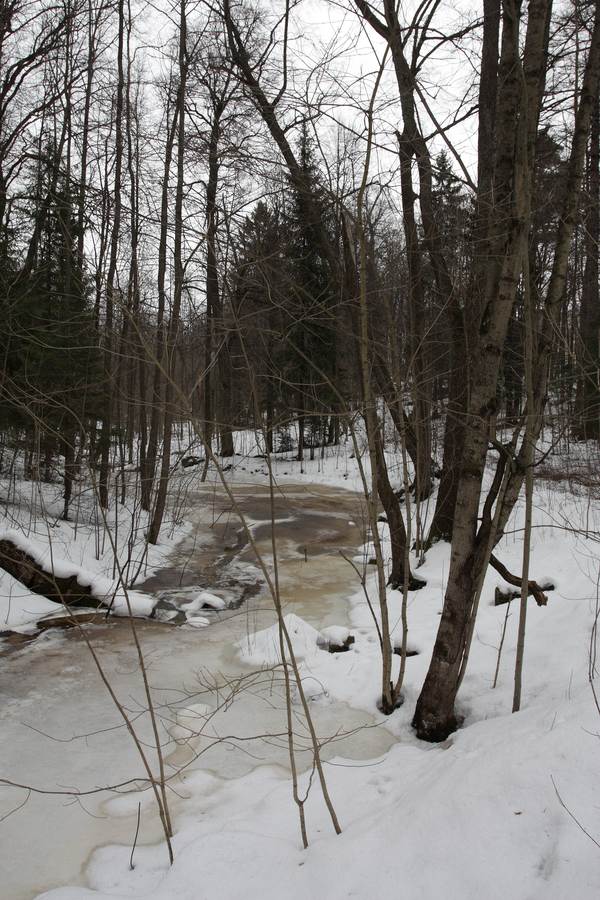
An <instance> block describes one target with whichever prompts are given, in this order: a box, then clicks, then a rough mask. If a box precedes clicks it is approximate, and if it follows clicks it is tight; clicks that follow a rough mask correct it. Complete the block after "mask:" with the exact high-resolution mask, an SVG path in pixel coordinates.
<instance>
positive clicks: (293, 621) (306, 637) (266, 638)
mask: <svg viewBox="0 0 600 900" xmlns="http://www.w3.org/2000/svg"><path fill="white" fill-rule="evenodd" d="M284 622H285V627H286V629H287V631H288V634H289V636H290V640H291V642H292V647H293V648H294V654H295V656H296V659H298V660H303V659H307V658H309V657H312V656H315V654H316V653H317V651H318V641H319V640H320V639H321V633H320V632H319V631H317V629H316V628H313V626H312V625H309V623H308V622H305V621H304V619H301V618H300V616H296V615H295V614H294V613H289V614H288V615H287V616H284ZM284 646H285V642H284ZM236 648H237V650H238V651H239V654H240V657H241V658H242V660H243V661H244V662H245V663H247V664H248V665H264V666H276V665H278V664H279V663H280V662H281V653H280V645H279V626H278V625H277V624H275V625H271V627H270V628H265V629H264V630H263V631H257V632H255V633H254V634H249V635H247V636H246V637H245V638H244V639H243V640H241V641H238V642H237V644H236Z"/></svg>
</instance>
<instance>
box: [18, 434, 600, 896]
mask: <svg viewBox="0 0 600 900" xmlns="http://www.w3.org/2000/svg"><path fill="white" fill-rule="evenodd" d="M251 438H252V436H251V434H250V433H247V434H246V435H245V436H243V435H242V436H238V440H239V441H242V440H245V441H246V445H245V446H244V447H240V446H238V449H239V450H240V451H241V452H240V455H239V456H238V457H236V458H235V459H234V461H233V462H234V465H233V468H232V470H231V472H230V473H228V475H231V478H232V484H233V485H236V484H244V483H248V482H250V483H264V481H265V476H264V466H263V463H262V461H260V460H250V459H249V458H248V455H247V454H248V451H249V448H250V446H251ZM242 453H245V454H246V455H245V456H243V455H241V454H242ZM366 463H367V466H368V461H366ZM252 466H254V469H253V470H252V471H250V470H251V468H252ZM275 468H276V474H277V479H278V483H280V484H281V485H283V486H285V484H286V483H290V484H293V483H297V482H298V481H299V480H300V477H302V478H304V479H305V480H306V482H307V483H311V484H321V485H325V486H335V487H343V488H344V489H345V490H348V489H349V488H353V487H354V488H359V486H360V485H359V482H360V479H359V475H358V471H357V466H356V462H355V461H354V460H352V458H351V451H350V449H349V448H345V447H342V448H339V449H337V450H336V451H335V452H334V453H333V454H332V455H331V456H330V457H329V458H326V459H325V460H320V459H318V460H315V461H313V462H310V461H308V460H307V461H305V463H303V465H302V468H303V472H304V474H303V475H302V476H300V464H299V463H295V462H294V461H293V460H291V459H277V461H276V463H275ZM284 472H287V474H284ZM367 472H368V468H367ZM209 477H213V478H215V480H216V476H215V473H214V471H210V472H209ZM333 503H335V498H332V504H333ZM429 506H430V508H429V513H431V510H432V508H433V503H432V502H430V504H429ZM350 521H352V520H350ZM522 525H523V508H522V504H521V505H519V506H518V507H517V509H516V510H515V513H514V515H513V517H512V519H511V522H510V524H509V527H508V529H507V534H506V536H505V538H504V539H503V541H502V543H501V545H500V546H499V547H498V550H497V555H498V557H499V558H500V559H501V560H502V562H503V563H504V564H505V565H506V566H507V568H508V569H509V570H511V571H512V572H515V573H518V572H519V571H520V568H521V555H522V530H521V529H522ZM535 525H536V527H535V528H534V530H533V532H532V555H531V564H530V578H533V579H535V580H537V581H538V582H540V583H542V584H543V583H545V582H551V583H552V584H554V586H555V587H554V589H553V590H551V591H549V592H548V598H549V599H548V605H547V606H546V607H543V608H540V607H537V605H536V604H535V601H534V600H533V598H530V600H529V606H528V624H527V636H526V656H525V671H524V689H523V708H522V711H521V712H519V713H517V714H514V715H513V714H511V702H512V687H513V671H514V664H515V651H516V637H517V625H518V601H516V602H513V603H512V604H511V605H510V607H509V606H507V605H504V606H499V607H495V606H494V589H495V587H496V586H497V585H499V584H504V582H503V580H502V579H501V578H500V576H499V575H498V574H497V573H496V572H495V571H493V570H491V569H490V570H489V572H488V573H487V576H486V579H485V583H484V587H483V592H482V598H481V603H480V610H479V615H478V619H477V625H476V630H475V635H474V639H473V646H472V650H471V655H470V660H469V667H468V670H467V674H466V677H465V680H464V683H463V686H462V689H461V692H460V694H459V702H458V712H459V713H460V714H461V715H462V716H464V723H463V726H462V728H461V729H460V730H459V731H458V732H456V733H455V734H453V735H452V736H451V737H450V738H449V739H448V740H447V741H445V742H444V743H443V744H441V745H427V744H423V743H421V742H419V741H417V740H416V738H415V736H414V733H413V732H412V729H411V726H410V720H411V716H412V713H413V711H414V705H415V702H416V699H417V696H418V693H419V690H420V688H421V685H422V683H423V680H424V677H425V674H426V672H427V668H428V665H429V660H430V657H431V651H432V648H433V643H434V640H435V635H436V630H437V624H438V622H439V615H440V613H441V607H442V602H443V596H444V587H445V583H446V579H447V573H448V568H449V562H450V548H449V546H448V545H446V544H443V543H442V544H438V545H436V546H435V547H433V548H432V549H431V550H430V551H428V553H427V555H426V559H425V561H424V563H423V564H422V565H420V566H419V567H418V569H417V572H418V575H419V577H421V578H423V579H424V580H426V582H427V584H426V586H425V587H424V588H423V589H422V590H420V591H416V592H411V593H410V595H409V598H408V618H409V635H408V646H409V648H411V649H416V650H418V651H419V654H418V655H417V656H414V657H411V658H410V659H408V660H407V662H406V676H405V684H404V688H403V693H404V698H405V702H404V705H403V706H402V707H401V708H400V709H399V710H397V711H396V712H395V713H394V714H393V715H392V716H391V717H387V718H386V717H384V716H382V715H381V714H379V713H378V712H377V706H376V704H377V699H378V695H379V692H380V678H381V674H380V663H381V652H380V647H379V643H378V640H377V633H376V629H375V625H374V622H373V619H372V615H371V612H370V611H369V609H368V607H367V604H366V603H365V599H364V593H363V591H362V588H360V585H359V584H358V583H356V590H355V591H354V592H349V595H348V596H347V598H346V599H345V601H344V603H345V609H346V613H347V622H346V623H345V624H341V622H342V621H343V617H342V616H341V615H340V614H339V613H336V615H337V618H336V619H335V622H336V624H332V625H325V626H321V625H319V627H315V625H314V624H312V623H311V621H308V619H309V618H310V614H309V612H307V611H306V609H307V607H306V605H302V597H301V596H299V597H298V598H297V601H298V602H297V606H296V609H300V607H301V608H302V610H303V614H302V615H299V614H298V613H297V612H293V611H289V610H293V609H294V608H295V607H294V606H293V605H291V606H290V607H289V608H287V609H286V614H285V622H286V627H287V629H288V631H289V633H290V638H291V641H292V644H293V647H294V651H295V654H296V657H297V659H298V661H299V664H300V669H301V674H302V679H303V686H304V689H305V695H306V696H307V698H308V699H309V700H310V701H311V703H312V704H314V705H315V706H320V707H323V709H324V712H325V715H329V710H330V709H332V708H333V704H334V703H338V704H339V703H342V704H348V707H349V708H350V707H351V708H352V709H353V710H363V711H365V713H369V715H371V716H373V717H374V718H373V721H374V723H375V727H377V725H379V726H380V727H382V728H386V729H389V731H391V732H392V733H393V735H394V736H395V738H396V742H395V743H394V744H393V746H392V747H391V749H390V750H389V751H388V752H386V753H385V754H383V755H381V756H378V757H376V758H372V759H368V760H357V759H350V758H344V757H342V756H338V757H334V758H332V759H329V760H328V761H327V762H326V764H325V773H326V777H327V781H328V786H329V790H330V792H331V795H332V799H333V803H334V805H335V808H336V811H337V813H338V815H339V818H340V821H341V824H342V828H343V832H342V834H341V835H340V836H336V835H335V834H334V832H333V829H332V827H331V823H330V821H329V819H328V816H327V812H326V809H325V807H324V804H323V801H322V797H321V795H320V792H319V787H318V783H317V781H316V780H315V778H314V775H313V773H312V772H311V770H310V768H309V769H308V771H302V772H301V775H300V793H301V795H302V796H304V793H305V792H306V791H308V799H307V802H306V814H307V823H308V836H309V842H310V846H309V848H308V850H307V851H303V850H302V849H301V843H300V838H299V827H298V819H297V813H296V810H295V807H294V803H293V800H292V796H291V786H290V779H289V773H288V772H287V771H286V770H285V769H284V768H283V767H282V766H280V765H270V764H265V761H264V760H263V759H261V760H259V761H257V762H256V764H255V765H254V766H253V767H250V769H249V770H248V771H246V772H244V774H242V775H240V776H236V777H229V776H227V775H226V774H224V773H222V772H221V770H220V769H219V768H218V767H215V768H214V769H209V768H202V767H200V768H197V767H193V766H191V767H189V768H186V769H184V770H183V773H182V775H181V781H180V782H178V783H177V791H181V793H182V796H183V797H184V800H183V801H182V802H181V803H180V804H179V805H178V806H177V816H176V819H175V836H174V839H173V845H174V851H175V863H174V865H173V866H172V867H170V868H169V866H168V864H167V859H166V852H165V848H164V845H162V844H159V845H156V846H154V845H153V846H143V845H140V846H138V847H137V848H136V851H135V857H134V864H135V867H134V869H133V870H131V869H130V867H129V857H130V854H131V841H130V842H129V843H128V844H125V843H123V844H118V845H117V844H115V845H109V846H102V847H99V848H98V849H96V850H95V851H94V852H93V853H92V855H91V857H90V859H89V861H88V863H87V866H86V870H85V880H86V885H87V886H86V887H83V886H75V885H71V886H65V887H61V888H57V889H55V890H51V891H47V892H46V893H44V894H42V895H40V896H41V897H43V898H46V900H84V898H89V900H92V898H93V900H109V898H115V897H137V898H144V900H198V898H199V897H204V896H206V897H207V898H213V897H214V898H219V900H238V898H240V897H248V898H251V900H252V898H255V897H257V898H258V897H260V898H261V900H280V898H281V897H285V898H286V900H305V898H306V897H307V896H310V895H314V894H316V895H317V896H323V897H325V896H327V897H330V898H331V900H342V898H346V897H353V898H358V900H363V898H364V900H366V898H371V897H377V900H392V898H393V900H397V898H398V896H399V895H400V894H403V895H405V896H407V897H409V898H413V897H414V898H419V900H421V898H422V900H438V898H444V900H481V898H485V900H506V898H510V900H564V898H566V897H574V898H577V900H595V898H596V897H598V896H600V865H599V864H598V859H599V857H598V853H599V852H600V851H598V848H597V847H596V846H594V844H593V843H592V841H591V840H590V838H589V837H587V836H586V834H584V833H583V831H582V829H581V828H580V827H579V826H578V825H577V823H576V822H575V821H574V818H573V817H575V818H576V819H577V820H578V821H579V822H580V823H581V825H582V826H583V827H585V829H586V830H587V831H588V832H589V833H590V834H591V835H592V837H593V838H595V840H600V804H599V803H598V793H597V785H598V784H599V783H600V754H599V753H598V731H599V728H600V713H599V711H598V710H597V708H596V706H595V704H594V699H593V695H592V692H591V689H590V685H589V681H588V677H589V666H590V659H589V657H590V635H591V631H592V627H593V624H594V620H595V617H596V610H597V602H598V584H599V583H600V559H599V552H598V535H599V534H600V504H599V503H598V502H597V501H595V500H594V499H593V498H587V503H586V502H583V503H582V501H581V496H580V495H578V493H577V492H566V491H563V490H556V489H555V488H553V487H552V488H551V487H548V485H547V484H545V483H541V482H540V483H538V484H537V487H536V495H535ZM184 530H185V529H184V528H182V529H181V530H180V531H179V532H176V533H177V534H179V535H181V534H182V533H184ZM380 531H381V536H382V539H383V541H384V554H385V555H386V556H387V555H389V542H388V528H387V526H386V525H385V523H382V524H381V525H380ZM28 540H29V538H28ZM42 543H43V541H42ZM165 543H167V542H165ZM61 546H70V545H69V542H68V541H66V543H65V545H62V544H61ZM372 549H373V548H372V545H371V544H370V542H367V544H366V545H365V546H364V547H363V548H361V551H360V552H359V553H357V554H356V557H355V559H356V561H357V564H359V565H362V563H363V562H364V561H365V559H367V558H368V557H369V556H370V555H371V554H372ZM36 552H39V553H41V552H42V549H41V548H40V546H38V547H37V548H36ZM69 552H70V553H71V554H73V553H74V551H73V550H69ZM163 552H166V551H164V548H163ZM92 557H93V555H92V554H91V553H89V552H88V553H86V554H85V558H84V559H83V560H80V561H79V562H76V561H75V557H74V556H73V555H71V556H69V555H68V553H67V552H65V553H64V554H63V555H62V558H63V560H64V561H65V562H64V565H65V566H68V565H79V564H81V565H82V572H81V577H87V578H92V577H93V578H98V579H100V578H104V579H107V582H108V584H106V583H104V584H105V587H106V588H108V586H109V585H110V587H111V588H112V589H114V588H115V581H113V580H111V579H110V577H109V575H110V573H109V572H107V567H106V565H105V566H104V569H103V571H101V568H102V567H101V566H100V565H98V564H97V562H96V561H95V560H94V559H93V558H92ZM412 563H413V566H414V567H416V565H417V561H416V560H415V559H413V560H412ZM152 565H154V566H155V567H158V566H159V565H160V559H159V557H158V556H156V557H154V558H153V560H152ZM236 565H240V564H239V562H237V561H236ZM69 571H72V569H69ZM307 571H308V570H307ZM367 571H368V579H367V588H368V590H369V593H370V596H371V599H372V601H373V603H374V604H375V602H376V585H375V577H374V574H373V570H371V569H368V570H367ZM79 577H80V575H79V573H78V578H79ZM82 583H83V582H82ZM90 583H91V582H90ZM94 583H97V582H94ZM2 585H3V592H4V593H6V595H7V596H8V588H10V590H12V591H16V593H15V594H13V596H15V597H18V602H17V603H16V604H11V610H12V611H11V616H13V617H14V619H13V620H11V621H14V622H15V623H16V625H17V627H24V628H26V627H27V623H28V622H29V618H28V616H31V618H32V619H33V618H35V617H36V616H37V615H38V612H39V609H38V608H37V607H36V608H34V606H33V605H32V604H35V603H43V602H44V601H43V598H38V597H33V596H32V595H28V594H27V592H22V594H19V588H18V585H15V584H13V585H10V583H9V582H7V581H6V579H3V581H2ZM207 593H208V595H209V596H212V597H213V598H214V599H215V601H218V602H214V603H210V604H209V605H211V606H212V608H213V609H222V608H223V606H224V605H225V601H224V600H223V598H221V597H218V595H216V594H214V595H213V594H212V593H210V592H205V591H202V592H200V593H198V594H196V595H194V597H193V600H192V603H191V604H190V606H188V607H187V609H188V611H189V612H190V613H191V616H190V617H189V618H188V624H189V625H192V626H196V627H199V628H202V629H205V630H203V631H202V637H204V635H207V636H209V635H210V628H209V627H208V626H209V623H210V621H211V620H210V619H209V617H208V616H203V615H201V613H200V611H201V608H202V606H203V605H204V604H205V602H206V601H205V599H202V600H201V598H204V597H205V595H206V594H207ZM401 603H402V597H401V594H400V592H398V591H393V590H389V591H388V604H389V614H390V621H391V622H392V624H393V626H394V630H393V639H394V643H395V644H399V643H400V642H401ZM4 604H5V605H4V606H3V607H2V611H3V615H4V614H5V609H6V606H7V601H6V599H5V601H4ZM221 604H223V605H221ZM48 611H49V610H48ZM507 615H508V618H506V617H507ZM213 618H215V617H213ZM217 618H221V617H217ZM317 619H318V615H317V614H315V621H317ZM505 622H506V637H505V639H504V646H503V650H502V655H501V658H500V665H499V676H498V685H497V687H496V688H495V689H492V687H491V685H492V682H493V678H494V673H495V670H496V665H497V660H498V648H499V645H500V640H501V636H502V632H503V628H504V625H505ZM338 623H339V624H338ZM183 631H185V629H183ZM190 631H191V629H190ZM350 633H351V634H352V635H353V636H354V637H355V643H354V644H352V645H351V646H350V648H349V650H348V652H346V653H341V654H329V653H326V652H324V651H323V650H322V649H321V648H320V647H319V641H321V643H322V642H323V639H325V640H326V641H334V642H336V643H337V642H338V641H340V642H343V640H344V639H345V638H346V637H347V636H348V634H350ZM191 636H192V637H194V638H195V637H196V635H191ZM198 637H199V636H198ZM231 651H232V652H235V653H236V654H237V656H238V658H239V659H241V660H242V662H243V664H244V666H246V667H247V668H248V670H249V671H250V670H251V669H261V668H264V667H275V666H278V665H279V663H280V661H281V660H280V653H279V629H278V627H277V626H276V625H274V626H270V627H268V628H260V629H258V630H253V629H252V627H251V623H249V630H248V634H247V636H246V637H244V638H243V639H242V640H240V641H236V642H235V644H234V646H232V647H231ZM393 666H394V669H393V674H394V676H395V675H397V673H398V671H399V666H400V659H399V657H398V656H395V657H394V660H393ZM295 699H296V700H297V698H295ZM240 702H243V701H240ZM336 708H339V707H336ZM214 712H215V710H214V708H213V707H212V706H211V705H209V704H205V703H190V702H186V705H185V706H183V707H181V708H180V710H179V711H178V713H177V715H176V716H175V717H174V720H173V722H172V723H171V725H170V728H169V732H170V734H171V737H172V738H174V739H175V740H176V741H177V742H178V743H179V744H182V745H184V749H185V747H186V746H188V745H189V744H190V742H191V743H192V744H193V745H194V746H195V742H196V741H200V739H201V738H200V737H199V735H205V734H206V730H207V725H208V723H209V722H211V723H212V721H213V718H212V717H213V715H214ZM223 715H224V714H223ZM294 715H295V716H299V708H298V706H297V705H295V706H294ZM232 721H234V722H235V719H233V720H232ZM223 722H224V723H225V724H224V733H229V732H228V731H227V723H228V719H227V718H226V717H225V716H224V718H223ZM211 727H212V725H211ZM296 727H297V728H298V729H299V730H300V728H301V725H300V723H299V720H296ZM138 802H142V803H143V807H142V808H143V809H144V810H145V809H146V806H148V805H151V797H150V792H147V793H146V794H139V795H138V794H136V793H133V794H131V795H124V796H119V797H114V798H112V799H111V800H109V801H108V803H107V804H106V805H105V808H104V814H105V815H106V814H110V815H111V816H114V817H115V818H116V819H117V820H118V819H119V817H125V816H126V815H129V816H131V815H132V814H134V813H135V812H136V811H137V804H138ZM7 821H8V822H10V819H9V820H7Z"/></svg>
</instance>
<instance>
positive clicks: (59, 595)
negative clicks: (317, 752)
mask: <svg viewBox="0 0 600 900" xmlns="http://www.w3.org/2000/svg"><path fill="white" fill-rule="evenodd" d="M0 568H2V569H4V571H5V572H8V574H9V575H12V577H13V578H15V579H16V580H17V581H20V582H21V584H22V585H23V586H24V587H26V588H27V589H28V590H30V591H31V592H32V593H33V594H40V595H41V596H42V597H47V598H48V600H53V601H54V602H55V603H64V604H66V605H67V606H92V607H95V608H97V607H100V606H105V605H106V604H105V602H104V601H103V600H99V599H98V598H97V597H95V596H94V594H93V592H92V588H91V586H90V585H84V584H80V583H79V581H78V580H77V575H68V576H62V577H61V576H59V575H56V574H55V573H54V572H49V571H47V570H46V569H44V567H43V566H42V565H40V563H39V562H37V560H35V559H34V558H33V556H31V555H30V554H29V553H27V552H26V551H25V550H22V549H21V548H20V547H18V546H17V545H16V544H15V543H13V541H11V540H9V539H8V538H2V539H1V540H0Z"/></svg>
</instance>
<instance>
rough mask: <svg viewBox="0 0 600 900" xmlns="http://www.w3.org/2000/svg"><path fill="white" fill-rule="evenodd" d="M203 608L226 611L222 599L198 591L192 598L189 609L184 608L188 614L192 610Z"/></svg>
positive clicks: (209, 593)
mask: <svg viewBox="0 0 600 900" xmlns="http://www.w3.org/2000/svg"><path fill="white" fill-rule="evenodd" d="M203 607H209V608H210V609H226V607H227V602H226V601H225V600H223V598H222V597H218V596H217V595H216V594H212V593H211V592H210V591H200V593H199V594H196V596H195V597H194V598H193V600H192V602H191V604H190V605H189V607H186V611H187V610H189V611H190V612H191V611H192V610H193V611H195V610H198V609H202V608H203Z"/></svg>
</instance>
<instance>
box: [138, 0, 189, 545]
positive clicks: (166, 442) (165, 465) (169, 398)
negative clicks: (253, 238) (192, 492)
mask: <svg viewBox="0 0 600 900" xmlns="http://www.w3.org/2000/svg"><path fill="white" fill-rule="evenodd" d="M186 44H187V20H186V0H180V19H179V84H178V87H177V112H176V115H177V117H178V129H177V181H176V189H175V217H174V219H175V234H174V242H173V257H174V269H175V277H174V284H173V307H172V309H171V316H170V319H169V329H168V335H167V362H166V371H167V380H166V385H165V406H164V426H163V449H162V460H161V469H160V478H159V482H158V490H157V493H156V502H155V505H154V514H153V516H152V521H151V523H150V527H149V529H148V542H149V543H150V544H156V542H157V541H158V535H159V532H160V527H161V525H162V520H163V516H164V513H165V506H166V502H167V489H168V486H169V474H170V469H171V438H172V431H173V418H174V410H173V398H174V385H173V381H174V379H175V375H176V372H175V346H176V341H177V334H178V331H179V314H180V310H181V298H182V295H183V279H184V267H183V248H182V243H183V187H184V180H183V179H184V154H185V94H186V82H187V66H188V60H187V50H186Z"/></svg>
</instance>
